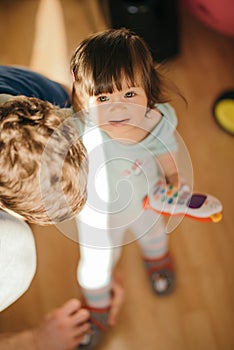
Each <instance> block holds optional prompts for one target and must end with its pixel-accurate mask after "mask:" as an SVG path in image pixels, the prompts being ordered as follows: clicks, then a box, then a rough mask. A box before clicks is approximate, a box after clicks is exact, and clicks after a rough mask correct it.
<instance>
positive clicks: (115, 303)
mask: <svg viewBox="0 0 234 350" xmlns="http://www.w3.org/2000/svg"><path fill="white" fill-rule="evenodd" d="M112 292H113V295H112V301H111V309H110V314H109V319H108V324H109V325H110V326H114V325H115V324H116V319H117V317H118V314H119V312H120V308H121V306H122V304H123V301H124V288H123V283H122V279H121V275H120V273H119V270H117V269H115V272H114V277H113V286H112Z"/></svg>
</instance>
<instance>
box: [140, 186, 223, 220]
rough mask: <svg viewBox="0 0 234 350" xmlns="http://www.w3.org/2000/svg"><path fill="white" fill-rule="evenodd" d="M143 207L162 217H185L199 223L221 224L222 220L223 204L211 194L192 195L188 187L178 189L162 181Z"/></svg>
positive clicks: (145, 199)
mask: <svg viewBox="0 0 234 350" xmlns="http://www.w3.org/2000/svg"><path fill="white" fill-rule="evenodd" d="M143 207H144V208H145V209H152V210H154V211H156V212H157V213H159V214H162V215H177V216H178V215H179V216H181V215H182V216H183V215H184V216H187V217H189V218H192V219H195V220H199V221H213V222H219V221H220V220H221V219H222V204H221V203H220V201H219V200H218V199H217V198H215V197H213V196H211V195H209V194H200V193H192V192H191V190H190V189H189V187H188V186H187V185H183V186H182V187H180V188H179V189H178V188H177V187H174V186H173V185H167V184H165V182H163V181H162V180H159V181H158V182H157V183H156V184H155V186H154V188H153V191H152V193H151V194H150V195H149V196H146V197H145V198H144V201H143Z"/></svg>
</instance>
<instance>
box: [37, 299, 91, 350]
mask: <svg viewBox="0 0 234 350" xmlns="http://www.w3.org/2000/svg"><path fill="white" fill-rule="evenodd" d="M89 317H90V315H89V312H88V311H87V310H85V309H82V308H81V302H80V301H79V300H77V299H71V300H69V301H67V302H66V303H65V304H64V305H63V306H61V307H60V308H57V309H55V310H53V311H51V312H50V313H48V314H47V315H46V316H45V317H44V320H43V321H42V322H41V324H40V325H39V326H38V327H37V328H36V329H35V330H34V339H35V343H36V345H37V347H36V349H38V350H45V349H48V350H71V349H74V348H75V347H76V346H78V345H79V344H80V342H81V340H82V339H83V337H84V335H85V334H86V333H88V332H89V331H90V324H89V323H88V319H89Z"/></svg>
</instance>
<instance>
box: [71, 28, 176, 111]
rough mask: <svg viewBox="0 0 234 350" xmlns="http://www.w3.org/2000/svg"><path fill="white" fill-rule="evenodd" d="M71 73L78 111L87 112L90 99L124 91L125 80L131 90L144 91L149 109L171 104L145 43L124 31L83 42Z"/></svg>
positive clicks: (77, 52) (110, 30)
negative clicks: (83, 110) (138, 87)
mask: <svg viewBox="0 0 234 350" xmlns="http://www.w3.org/2000/svg"><path fill="white" fill-rule="evenodd" d="M71 71H72V74H73V77H74V84H73V107H74V109H75V110H76V111H79V110H82V109H83V108H84V101H85V96H87V95H88V96H93V95H94V96H95V95H99V94H101V93H112V92H113V90H114V89H115V88H116V89H117V90H121V88H122V87H121V83H122V81H123V78H125V79H126V80H127V83H128V84H129V87H130V86H142V87H143V88H144V90H145V92H146V96H147V98H148V107H149V108H153V107H154V105H155V104H156V103H164V102H168V101H169V97H168V96H167V93H166V92H167V87H166V85H165V80H164V77H162V75H161V73H160V72H159V71H158V69H156V67H155V62H154V60H153V57H152V55H151V52H150V50H149V48H148V47H147V45H146V43H145V41H144V40H143V39H142V38H141V37H140V36H138V35H137V34H135V33H134V32H132V31H130V30H128V29H125V28H122V29H108V30H105V31H102V32H99V33H96V34H93V35H91V36H90V37H88V38H87V39H85V40H83V41H82V42H81V44H80V45H79V46H78V47H77V48H76V50H75V52H74V54H73V57H72V59H71ZM76 89H77V91H76Z"/></svg>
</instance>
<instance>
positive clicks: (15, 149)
mask: <svg viewBox="0 0 234 350" xmlns="http://www.w3.org/2000/svg"><path fill="white" fill-rule="evenodd" d="M69 117H70V118H69ZM79 136H80V135H79V134H78V132H77V128H76V127H75V125H74V122H73V119H72V117H71V113H68V112H67V113H66V112H65V110H63V112H62V110H60V109H59V108H58V107H55V106H53V105H52V104H50V103H49V102H46V101H41V100H39V99H37V98H33V97H32V98H29V97H24V96H17V97H14V98H12V99H10V100H8V101H7V102H5V103H4V104H2V105H1V106H0V207H2V209H10V210H12V211H14V212H15V213H17V214H19V215H21V216H23V217H24V218H25V220H27V221H28V222H31V223H36V224H40V225H48V224H53V223H56V222H61V221H64V220H68V219H70V218H72V217H73V216H74V215H75V214H77V213H79V212H80V210H81V209H82V208H83V206H84V204H85V201H86V197H87V194H86V185H87V171H88V160H87V153H86V149H85V147H84V145H83V144H82V142H81V141H80V139H79Z"/></svg>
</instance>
